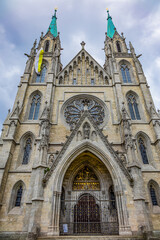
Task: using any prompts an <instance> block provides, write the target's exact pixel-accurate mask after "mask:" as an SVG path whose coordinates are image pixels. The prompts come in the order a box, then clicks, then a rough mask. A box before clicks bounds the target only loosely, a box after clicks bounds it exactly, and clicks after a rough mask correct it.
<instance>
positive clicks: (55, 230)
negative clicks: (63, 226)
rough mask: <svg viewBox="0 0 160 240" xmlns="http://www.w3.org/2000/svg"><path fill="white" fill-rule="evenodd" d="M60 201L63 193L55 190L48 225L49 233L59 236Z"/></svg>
mask: <svg viewBox="0 0 160 240" xmlns="http://www.w3.org/2000/svg"><path fill="white" fill-rule="evenodd" d="M60 203H61V193H60V192H57V191H54V192H53V200H52V209H51V219H50V226H49V227H48V230H49V232H48V235H51V236H53V235H54V236H58V235H59V218H60Z"/></svg>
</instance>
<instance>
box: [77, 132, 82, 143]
mask: <svg viewBox="0 0 160 240" xmlns="http://www.w3.org/2000/svg"><path fill="white" fill-rule="evenodd" d="M81 140H82V133H81V131H78V132H77V141H81Z"/></svg>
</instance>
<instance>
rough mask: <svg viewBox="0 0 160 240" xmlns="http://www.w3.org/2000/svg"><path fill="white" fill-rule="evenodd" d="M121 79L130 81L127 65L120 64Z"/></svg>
mask: <svg viewBox="0 0 160 240" xmlns="http://www.w3.org/2000/svg"><path fill="white" fill-rule="evenodd" d="M121 73H122V79H123V82H124V83H132V81H131V76H130V72H129V68H128V67H127V65H125V64H123V65H121Z"/></svg>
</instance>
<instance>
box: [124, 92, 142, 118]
mask: <svg viewBox="0 0 160 240" xmlns="http://www.w3.org/2000/svg"><path fill="white" fill-rule="evenodd" d="M127 100H128V106H129V111H130V115H131V119H132V120H136V119H137V120H140V119H141V117H140V114H139V110H138V104H137V101H136V97H135V96H134V95H133V94H129V95H128V97H127Z"/></svg>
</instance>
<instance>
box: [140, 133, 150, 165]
mask: <svg viewBox="0 0 160 240" xmlns="http://www.w3.org/2000/svg"><path fill="white" fill-rule="evenodd" d="M138 143H139V150H140V153H141V157H142V161H143V163H144V164H149V162H148V157H147V151H146V146H145V144H144V141H143V139H142V138H141V137H140V138H139V140H138Z"/></svg>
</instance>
